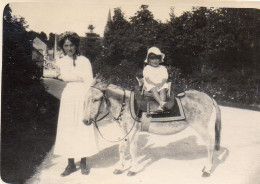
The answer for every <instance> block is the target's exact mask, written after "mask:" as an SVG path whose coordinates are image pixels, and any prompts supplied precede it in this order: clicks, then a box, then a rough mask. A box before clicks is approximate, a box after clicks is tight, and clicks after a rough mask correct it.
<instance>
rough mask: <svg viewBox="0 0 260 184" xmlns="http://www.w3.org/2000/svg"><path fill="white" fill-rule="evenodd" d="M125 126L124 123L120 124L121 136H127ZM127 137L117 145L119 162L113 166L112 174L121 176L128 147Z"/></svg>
mask: <svg viewBox="0 0 260 184" xmlns="http://www.w3.org/2000/svg"><path fill="white" fill-rule="evenodd" d="M126 126H127V124H126V123H122V122H121V124H120V127H121V129H120V130H121V133H122V135H127V128H126ZM128 137H129V136H127V137H125V139H124V140H122V141H120V143H119V161H118V163H117V164H116V166H115V170H114V172H113V173H114V174H122V173H123V171H124V169H125V153H126V150H127V147H128V145H129V141H128Z"/></svg>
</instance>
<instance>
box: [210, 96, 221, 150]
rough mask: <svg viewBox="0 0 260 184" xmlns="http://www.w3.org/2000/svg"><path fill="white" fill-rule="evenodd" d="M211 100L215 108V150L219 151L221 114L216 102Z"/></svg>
mask: <svg viewBox="0 0 260 184" xmlns="http://www.w3.org/2000/svg"><path fill="white" fill-rule="evenodd" d="M212 100H213V104H214V106H215V108H216V121H215V150H219V149H220V137H221V112H220V108H219V106H218V104H217V102H216V101H215V100H214V99H212Z"/></svg>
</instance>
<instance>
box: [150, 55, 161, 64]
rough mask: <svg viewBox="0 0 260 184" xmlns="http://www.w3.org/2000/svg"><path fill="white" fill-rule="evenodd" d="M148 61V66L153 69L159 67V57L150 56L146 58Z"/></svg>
mask: <svg viewBox="0 0 260 184" xmlns="http://www.w3.org/2000/svg"><path fill="white" fill-rule="evenodd" d="M148 60H149V64H150V65H151V66H153V67H157V66H159V64H160V62H161V56H157V55H154V54H152V55H150V56H149V57H148Z"/></svg>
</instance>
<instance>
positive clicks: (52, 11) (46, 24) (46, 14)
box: [2, 0, 260, 36]
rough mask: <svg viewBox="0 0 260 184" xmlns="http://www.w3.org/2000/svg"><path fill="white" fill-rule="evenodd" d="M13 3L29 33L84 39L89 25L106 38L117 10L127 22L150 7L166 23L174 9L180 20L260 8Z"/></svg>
mask: <svg viewBox="0 0 260 184" xmlns="http://www.w3.org/2000/svg"><path fill="white" fill-rule="evenodd" d="M4 3H9V4H10V7H11V9H12V15H16V16H18V17H24V18H25V20H26V21H27V24H28V25H29V30H33V31H36V32H39V33H40V32H41V31H43V32H45V33H46V34H47V36H48V35H49V33H50V32H52V33H57V34H60V33H62V32H65V31H74V32H76V33H78V34H79V35H80V36H85V33H86V32H88V29H87V28H88V25H90V24H92V25H94V27H95V29H94V32H95V33H97V34H99V35H100V36H103V33H104V28H105V25H106V22H107V17H108V12H109V9H110V10H111V14H112V16H113V11H114V8H117V7H120V8H121V10H122V11H123V13H124V14H125V18H126V19H127V20H129V17H131V16H134V15H135V13H136V12H137V11H138V10H139V9H140V6H141V5H142V4H146V5H149V8H148V9H149V10H150V11H151V12H152V13H153V15H154V18H155V19H157V20H161V21H162V22H166V20H169V13H170V8H171V7H174V12H175V15H176V16H179V15H181V14H182V13H183V11H190V10H191V9H192V6H207V7H246V8H250V7H254V8H260V1H236V0H233V1H218V0H216V1H212V0H211V1H210V0H208V1H206V0H74V1H71V0H62V1H61V0H47V1H46V0H45V1H43V0H34V1H33V0H31V1H29V0H27V1H22V0H16V1H15V0H13V1H10V0H9V1H7V0H4V1H3V2H2V6H4Z"/></svg>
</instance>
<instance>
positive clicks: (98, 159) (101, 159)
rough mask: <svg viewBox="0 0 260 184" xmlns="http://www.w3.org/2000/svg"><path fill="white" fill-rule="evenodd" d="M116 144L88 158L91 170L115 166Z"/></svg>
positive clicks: (116, 159)
mask: <svg viewBox="0 0 260 184" xmlns="http://www.w3.org/2000/svg"><path fill="white" fill-rule="evenodd" d="M118 150H119V149H118V144H117V145H113V146H110V147H108V148H106V149H103V150H101V151H100V152H99V153H97V154H95V155H93V156H91V157H89V158H88V164H89V165H90V167H91V168H104V167H109V166H112V165H115V163H116V162H117V161H118V160H119V152H118Z"/></svg>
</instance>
